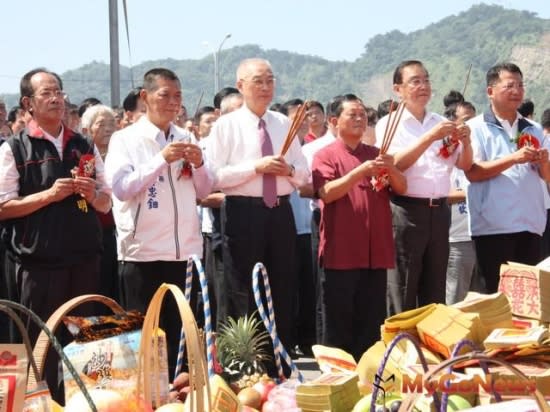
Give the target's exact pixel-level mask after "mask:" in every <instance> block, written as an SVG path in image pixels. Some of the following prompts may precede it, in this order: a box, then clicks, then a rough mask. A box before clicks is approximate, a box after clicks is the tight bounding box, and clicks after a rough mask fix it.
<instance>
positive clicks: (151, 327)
mask: <svg viewBox="0 0 550 412" xmlns="http://www.w3.org/2000/svg"><path fill="white" fill-rule="evenodd" d="M167 292H171V293H172V295H173V296H174V299H175V300H176V303H177V306H178V310H179V314H180V317H181V321H182V327H183V329H184V332H185V343H186V348H187V360H188V365H189V385H190V387H191V388H192V390H191V392H190V394H189V397H188V398H187V403H188V405H189V409H188V410H189V411H191V412H204V411H208V412H210V411H212V400H211V392H210V382H209V380H208V367H207V362H206V356H205V351H204V346H203V345H201V341H200V338H199V329H198V327H197V323H196V321H195V317H194V316H193V312H192V311H191V308H190V307H189V303H188V302H187V300H186V299H185V296H184V294H183V292H182V291H181V289H180V288H178V287H177V286H176V285H171V284H167V283H163V284H162V285H161V286H160V287H159V288H158V290H157V291H156V292H155V294H154V295H153V298H152V299H151V302H150V303H149V307H148V308H147V313H146V314H145V319H144V321H143V330H142V336H141V344H140V350H139V374H138V395H140V394H141V393H143V398H144V400H145V402H146V403H147V404H148V405H151V404H152V393H151V388H152V385H151V379H153V382H155V384H156V385H157V387H156V390H155V404H156V405H159V404H160V397H159V394H160V380H159V377H160V368H159V358H158V354H159V351H158V339H154V337H155V332H156V331H157V330H158V329H159V318H160V310H161V306H162V302H163V299H164V296H165V295H166V293H167ZM151 342H153V344H151Z"/></svg>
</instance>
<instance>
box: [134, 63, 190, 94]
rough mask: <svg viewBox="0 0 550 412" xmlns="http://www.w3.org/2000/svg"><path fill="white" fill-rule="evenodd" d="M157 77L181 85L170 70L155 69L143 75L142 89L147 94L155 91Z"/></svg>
mask: <svg viewBox="0 0 550 412" xmlns="http://www.w3.org/2000/svg"><path fill="white" fill-rule="evenodd" d="M159 77H160V78H162V79H166V80H172V81H175V82H178V83H179V84H180V85H181V82H180V79H179V78H178V76H177V75H176V73H174V72H173V71H172V70H170V69H165V68H164V67H155V68H154V69H151V70H149V71H148V72H147V73H145V74H144V75H143V88H144V89H145V90H147V91H148V92H152V91H155V90H156V89H157V79H158V78H159Z"/></svg>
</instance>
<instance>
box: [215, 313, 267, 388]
mask: <svg viewBox="0 0 550 412" xmlns="http://www.w3.org/2000/svg"><path fill="white" fill-rule="evenodd" d="M269 344H270V340H269V335H268V334H267V332H266V331H265V330H264V329H263V325H262V323H261V322H260V320H259V319H258V318H257V317H256V316H254V315H252V316H250V317H248V316H244V317H241V318H239V319H238V320H236V321H235V319H233V318H232V317H229V318H228V320H227V322H226V323H225V324H224V325H223V326H222V327H221V328H220V330H219V331H218V334H217V336H216V347H217V356H218V361H219V362H220V365H221V366H222V368H223V370H224V373H223V375H225V377H226V378H227V379H228V381H230V382H236V384H237V385H238V386H239V387H240V388H244V387H247V386H248V387H250V386H252V385H254V383H256V382H258V381H259V380H260V378H261V376H262V375H263V374H264V372H265V367H264V364H263V362H264V361H265V360H268V359H269V358H270V356H269V355H268V354H267V352H266V348H267V347H268V345H269Z"/></svg>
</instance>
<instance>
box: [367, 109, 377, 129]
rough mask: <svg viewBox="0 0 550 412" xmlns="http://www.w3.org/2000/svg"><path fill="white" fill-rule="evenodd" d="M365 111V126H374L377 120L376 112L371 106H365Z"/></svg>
mask: <svg viewBox="0 0 550 412" xmlns="http://www.w3.org/2000/svg"><path fill="white" fill-rule="evenodd" d="M365 110H366V112H367V125H368V126H371V127H373V126H376V123H378V119H379V117H378V111H377V110H375V109H374V108H373V107H371V106H365Z"/></svg>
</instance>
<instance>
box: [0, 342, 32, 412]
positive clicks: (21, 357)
mask: <svg viewBox="0 0 550 412" xmlns="http://www.w3.org/2000/svg"><path fill="white" fill-rule="evenodd" d="M27 365H28V357H27V351H26V349H25V345H23V344H1V345H0V412H19V411H21V410H22V409H23V402H24V400H25V388H26V386H27Z"/></svg>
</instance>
